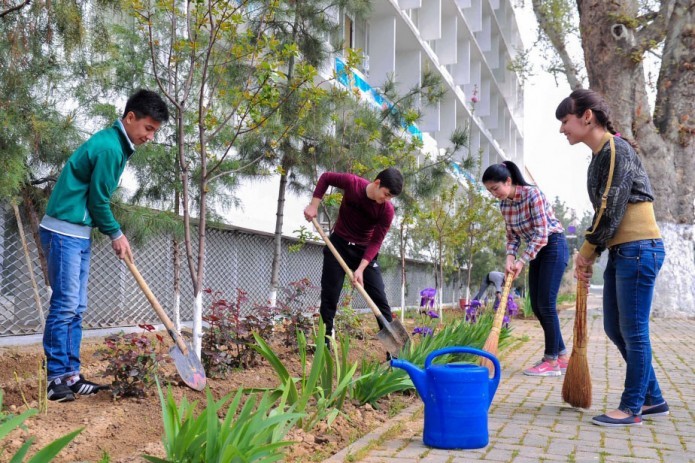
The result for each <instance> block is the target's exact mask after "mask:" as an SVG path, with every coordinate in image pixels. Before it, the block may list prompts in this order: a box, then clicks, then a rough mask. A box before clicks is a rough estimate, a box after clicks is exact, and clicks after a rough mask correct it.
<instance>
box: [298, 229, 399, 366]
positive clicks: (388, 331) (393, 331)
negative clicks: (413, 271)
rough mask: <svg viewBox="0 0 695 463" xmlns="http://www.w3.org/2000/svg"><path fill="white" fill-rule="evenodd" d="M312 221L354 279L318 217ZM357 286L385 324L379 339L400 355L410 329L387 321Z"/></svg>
mask: <svg viewBox="0 0 695 463" xmlns="http://www.w3.org/2000/svg"><path fill="white" fill-rule="evenodd" d="M312 222H313V224H314V227H315V228H316V230H317V231H318V233H319V235H321V238H323V241H324V242H325V243H326V246H328V249H330V250H331V252H332V253H333V256H335V258H336V260H337V261H338V263H340V266H341V267H343V270H345V273H346V274H347V276H348V277H349V278H350V281H352V280H353V275H352V270H350V267H348V265H347V264H346V263H345V261H344V260H343V258H342V257H341V256H340V254H339V253H338V250H337V249H336V248H335V246H333V243H331V241H330V240H329V239H328V237H327V236H326V234H325V233H324V232H323V228H321V225H319V223H318V221H317V220H316V218H314V219H312ZM355 288H357V291H359V293H360V294H361V295H362V297H363V298H364V300H365V301H367V305H368V306H369V308H370V309H372V312H373V313H374V316H375V317H376V318H377V320H379V323H380V324H381V325H382V326H383V328H382V329H381V331H379V332H378V333H377V338H379V341H381V343H382V344H383V345H384V346H385V347H386V350H387V351H389V352H390V353H391V355H393V356H396V355H398V353H399V352H400V351H401V350H402V349H403V347H405V345H406V344H407V343H408V341H410V336H409V335H408V331H406V329H405V327H404V326H403V324H402V323H401V322H400V320H398V319H397V318H394V319H393V321H390V322H389V321H386V318H384V315H383V314H382V313H381V311H380V310H379V308H378V307H377V306H376V304H375V303H374V301H372V298H371V297H369V294H367V291H365V289H364V287H362V285H361V284H359V283H356V284H355Z"/></svg>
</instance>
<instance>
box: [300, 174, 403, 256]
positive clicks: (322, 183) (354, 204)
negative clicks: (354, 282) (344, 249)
mask: <svg viewBox="0 0 695 463" xmlns="http://www.w3.org/2000/svg"><path fill="white" fill-rule="evenodd" d="M369 183H370V182H369V180H366V179H364V178H362V177H358V176H357V175H353V174H343V173H336V172H326V173H324V174H322V175H321V177H320V178H319V181H318V183H317V184H316V188H315V189H314V195H313V196H314V198H319V199H322V198H323V195H324V194H325V193H326V190H328V187H329V186H334V187H337V188H340V189H341V190H343V201H342V203H341V204H340V209H339V210H338V220H337V221H336V223H335V229H334V230H333V233H335V234H337V235H338V236H340V237H341V238H343V239H344V240H347V241H349V242H351V243H355V244H358V245H360V246H365V247H366V249H365V251H364V256H363V257H362V258H363V259H364V260H367V261H371V260H372V259H374V257H376V255H377V254H378V253H379V249H380V248H381V243H382V242H383V241H384V237H385V236H386V232H388V231H389V228H390V227H391V222H392V221H393V215H394V210H393V205H392V204H391V203H390V202H388V201H387V202H385V203H383V204H377V202H376V201H374V200H371V199H369V198H368V197H367V185H369Z"/></svg>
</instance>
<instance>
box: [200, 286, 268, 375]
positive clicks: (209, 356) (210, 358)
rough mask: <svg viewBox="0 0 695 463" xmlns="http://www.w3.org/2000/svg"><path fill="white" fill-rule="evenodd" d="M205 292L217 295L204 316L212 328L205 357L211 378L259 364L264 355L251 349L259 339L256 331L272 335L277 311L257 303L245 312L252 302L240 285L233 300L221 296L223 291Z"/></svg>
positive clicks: (205, 339) (206, 337)
mask: <svg viewBox="0 0 695 463" xmlns="http://www.w3.org/2000/svg"><path fill="white" fill-rule="evenodd" d="M205 292H207V293H208V294H212V295H213V302H212V305H211V306H210V313H209V314H208V315H206V316H204V317H203V320H205V321H206V322H207V323H208V329H207V330H206V331H205V333H204V334H203V341H202V357H203V366H204V367H205V371H206V372H207V374H208V376H210V377H213V378H214V377H225V376H227V375H228V374H229V372H231V371H232V370H233V369H234V368H239V367H243V368H249V367H253V366H256V365H258V363H259V361H260V356H259V355H258V353H257V352H256V351H255V350H254V349H252V348H251V346H252V345H253V344H255V340H254V339H253V336H252V334H251V333H253V332H254V331H255V332H257V333H260V334H262V335H263V336H269V335H270V333H272V331H273V323H274V317H275V314H276V310H274V309H273V308H271V307H263V306H256V307H254V308H253V309H252V310H250V311H249V313H248V314H246V315H244V313H243V312H244V310H243V309H244V306H245V305H246V304H247V303H248V301H249V299H248V297H247V293H246V291H244V290H242V289H238V288H237V295H236V299H235V300H234V301H232V302H230V301H227V300H226V299H223V298H221V297H220V296H221V293H220V292H219V291H217V292H215V293H213V292H212V290H211V289H206V290H205Z"/></svg>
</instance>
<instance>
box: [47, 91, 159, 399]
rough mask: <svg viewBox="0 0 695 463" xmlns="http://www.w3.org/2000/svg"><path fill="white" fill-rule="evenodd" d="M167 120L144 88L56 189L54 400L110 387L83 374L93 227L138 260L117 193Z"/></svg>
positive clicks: (51, 240)
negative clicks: (116, 207)
mask: <svg viewBox="0 0 695 463" xmlns="http://www.w3.org/2000/svg"><path fill="white" fill-rule="evenodd" d="M168 119H169V110H168V109H167V106H166V103H165V102H164V100H162V98H161V97H160V96H159V95H157V94H156V93H154V92H152V91H149V90H138V91H137V92H135V93H134V94H133V95H132V96H131V97H130V98H129V99H128V101H127V103H126V106H125V111H124V112H123V117H122V118H121V119H119V120H117V121H116V122H114V124H113V126H111V127H110V128H108V129H104V130H101V131H99V132H97V133H95V134H94V135H93V136H92V137H91V138H90V139H89V140H87V141H86V142H85V143H84V144H82V145H81V146H80V147H79V148H77V150H75V152H74V153H73V154H72V155H71V156H70V158H69V159H68V161H67V163H66V164H65V167H63V171H62V172H61V174H60V177H59V178H58V181H57V182H56V185H55V187H54V188H53V191H52V193H51V197H50V199H49V200H48V206H47V207H46V215H45V216H44V217H43V219H42V220H41V226H40V235H41V247H42V248H43V251H44V253H45V255H46V260H47V264H48V279H49V282H50V284H51V289H52V290H53V293H52V295H51V302H50V308H49V312H48V317H47V318H46V327H45V329H44V333H43V348H44V353H45V355H46V371H47V380H48V394H47V395H48V399H49V400H54V401H57V402H67V401H72V400H75V394H80V395H92V394H96V393H97V392H99V391H100V390H102V389H107V388H108V386H100V385H98V384H95V383H93V382H91V381H87V380H86V379H85V378H84V376H82V375H81V374H80V345H81V343H82V314H83V313H84V311H85V310H86V309H87V280H88V278H89V260H90V256H91V244H92V242H91V238H90V237H91V233H92V228H93V227H97V228H98V229H99V231H100V232H101V233H103V234H105V235H108V236H109V237H110V238H111V247H112V248H113V250H114V252H115V253H116V255H117V256H118V258H119V259H124V258H126V257H127V258H129V259H132V258H133V254H132V251H131V249H130V244H129V243H128V239H127V238H126V237H125V235H124V234H123V232H122V231H121V227H120V225H119V224H118V222H116V219H115V218H114V216H113V213H112V212H111V206H110V200H111V195H112V194H113V192H114V191H115V190H116V188H117V187H118V183H119V181H120V178H121V174H123V170H124V169H125V166H126V162H127V161H128V159H129V158H130V156H131V155H132V154H133V152H134V151H135V147H136V146H139V145H142V144H143V143H146V142H148V141H150V140H152V139H154V135H155V133H156V132H157V130H158V129H159V127H160V125H161V124H162V123H163V122H166V121H167V120H168Z"/></svg>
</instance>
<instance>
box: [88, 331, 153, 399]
mask: <svg viewBox="0 0 695 463" xmlns="http://www.w3.org/2000/svg"><path fill="white" fill-rule="evenodd" d="M138 326H139V327H140V328H142V329H143V330H144V331H143V332H142V333H129V334H125V333H124V332H123V331H121V332H120V333H117V334H113V335H110V336H108V337H106V339H105V340H104V343H105V344H106V347H103V348H101V349H99V350H97V352H96V353H97V355H98V356H99V357H100V358H102V359H103V360H106V362H107V365H106V370H105V371H104V374H103V376H104V377H108V376H112V377H113V382H112V383H111V393H112V394H113V396H114V397H145V395H146V389H148V388H150V387H152V386H153V385H154V383H155V374H156V373H157V370H158V369H159V365H160V363H161V362H162V361H163V360H164V339H163V338H162V336H161V335H160V334H158V333H155V334H154V336H147V335H146V333H147V332H152V331H155V328H154V326H152V325H138Z"/></svg>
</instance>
